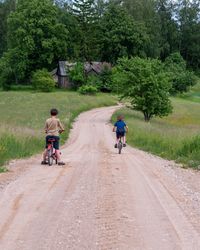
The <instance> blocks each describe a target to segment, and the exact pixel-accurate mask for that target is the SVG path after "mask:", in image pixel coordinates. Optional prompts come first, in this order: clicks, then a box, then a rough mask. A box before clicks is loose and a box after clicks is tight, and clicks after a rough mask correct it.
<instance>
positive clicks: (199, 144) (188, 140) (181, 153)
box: [112, 98, 200, 168]
mask: <svg viewBox="0 0 200 250" xmlns="http://www.w3.org/2000/svg"><path fill="white" fill-rule="evenodd" d="M172 103H173V106H174V111H173V114H171V115H169V116H168V117H166V118H163V119H160V118H154V119H152V120H151V121H150V122H149V123H145V122H144V118H143V115H142V114H141V113H139V112H136V111H133V110H130V109H127V108H125V109H122V110H119V111H117V112H116V113H115V114H114V116H113V117H112V120H113V122H114V120H115V119H116V116H117V115H118V114H119V113H123V114H124V116H125V121H126V122H127V125H128V126H129V133H128V134H127V140H128V143H129V144H131V145H133V146H136V147H138V148H140V149H143V150H145V151H148V152H151V153H153V154H156V155H159V156H161V157H164V158H168V159H173V160H176V161H177V162H181V163H184V164H185V166H190V167H194V168H199V166H200V136H199V134H200V113H199V110H200V103H195V102H190V101H186V100H183V99H180V98H172Z"/></svg>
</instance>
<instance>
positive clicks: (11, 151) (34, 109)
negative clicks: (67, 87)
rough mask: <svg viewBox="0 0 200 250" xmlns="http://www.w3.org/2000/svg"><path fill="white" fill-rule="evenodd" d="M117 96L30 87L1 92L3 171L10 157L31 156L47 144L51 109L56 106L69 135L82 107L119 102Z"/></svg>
mask: <svg viewBox="0 0 200 250" xmlns="http://www.w3.org/2000/svg"><path fill="white" fill-rule="evenodd" d="M116 101H117V100H116V98H115V97H114V96H111V95H108V94H98V95H96V96H83V95H79V94H77V93H75V92H69V91H57V92H53V93H35V92H28V91H9V92H0V114H1V124H0V166H1V167H0V172H4V171H5V168H3V167H2V166H3V165H5V163H7V162H8V161H9V160H10V159H17V158H22V157H27V156H31V155H33V154H35V153H38V152H40V151H41V150H42V149H43V147H44V136H45V135H44V131H43V128H44V123H45V120H46V119H47V118H48V117H49V110H50V109H51V108H53V107H56V108H57V109H58V110H59V118H60V119H61V121H62V122H63V123H64V125H65V128H66V132H65V133H64V134H63V135H62V138H61V141H62V143H63V142H64V141H65V140H66V139H67V137H68V134H69V130H70V127H71V123H72V121H73V120H74V118H75V117H76V116H77V115H78V114H79V113H81V112H82V111H86V110H89V109H91V108H95V107H100V106H110V105H114V104H116Z"/></svg>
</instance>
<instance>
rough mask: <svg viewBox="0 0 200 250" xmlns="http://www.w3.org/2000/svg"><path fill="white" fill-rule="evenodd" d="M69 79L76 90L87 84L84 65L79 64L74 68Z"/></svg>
mask: <svg viewBox="0 0 200 250" xmlns="http://www.w3.org/2000/svg"><path fill="white" fill-rule="evenodd" d="M69 78H70V80H71V81H72V82H73V84H74V88H75V89H77V88H79V87H80V86H82V85H83V84H84V83H85V82H86V79H85V74H84V65H83V63H77V64H76V65H75V66H74V68H73V69H72V70H71V71H70V72H69Z"/></svg>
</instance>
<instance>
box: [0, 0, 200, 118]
mask: <svg viewBox="0 0 200 250" xmlns="http://www.w3.org/2000/svg"><path fill="white" fill-rule="evenodd" d="M199 41H200V2H199V1H198V0H179V1H172V0H171V1H170V0H54V1H53V0H31V1H30V0H0V85H1V86H2V87H3V88H4V89H9V88H10V86H11V85H12V84H13V83H14V84H29V85H33V86H35V87H36V88H39V89H41V90H45V91H49V90H52V89H53V88H54V82H53V80H52V79H50V78H49V75H48V71H50V70H52V69H54V68H55V67H56V66H57V63H58V61H59V60H68V61H74V62H80V63H78V64H77V66H76V67H75V68H74V69H73V70H72V71H71V72H70V77H71V78H72V80H73V81H74V82H75V84H76V87H77V88H78V87H80V89H79V91H80V93H81V92H82V93H86V92H90V93H92V92H96V91H98V90H106V91H113V90H114V91H116V92H119V91H120V93H121V97H122V98H124V97H126V98H129V99H130V101H131V105H132V107H133V108H134V109H136V110H140V111H142V112H143V114H144V118H145V120H146V121H149V120H150V119H151V118H152V117H153V116H164V115H167V114H168V113H169V112H171V110H172V107H171V103H170V100H169V95H170V94H176V93H181V92H184V91H187V90H188V89H189V87H190V86H192V85H194V84H195V82H196V79H195V77H194V74H193V73H192V72H191V71H196V72H197V73H199V69H200V42H199ZM85 61H106V62H109V63H111V64H112V66H113V70H112V72H110V71H109V70H108V69H105V70H104V71H103V72H102V74H101V75H100V77H99V78H98V79H97V78H96V79H95V77H89V78H85V76H84V74H83V64H81V62H82V63H83V62H85ZM42 69H45V70H42ZM47 83H48V84H47Z"/></svg>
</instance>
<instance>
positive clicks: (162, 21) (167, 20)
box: [157, 0, 180, 61]
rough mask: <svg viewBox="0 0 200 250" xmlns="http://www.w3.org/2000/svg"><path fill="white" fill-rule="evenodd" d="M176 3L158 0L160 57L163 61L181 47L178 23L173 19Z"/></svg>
mask: <svg viewBox="0 0 200 250" xmlns="http://www.w3.org/2000/svg"><path fill="white" fill-rule="evenodd" d="M173 14H174V5H173V4H172V3H171V1H170V2H169V1H168V0H157V15H158V21H159V28H160V31H159V33H160V39H159V47H160V59H161V60H162V61H163V60H164V59H165V58H166V57H167V56H169V55H170V54H171V53H173V52H176V51H178V49H179V39H180V37H179V32H178V24H177V23H176V22H175V20H173V18H172V16H173Z"/></svg>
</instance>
